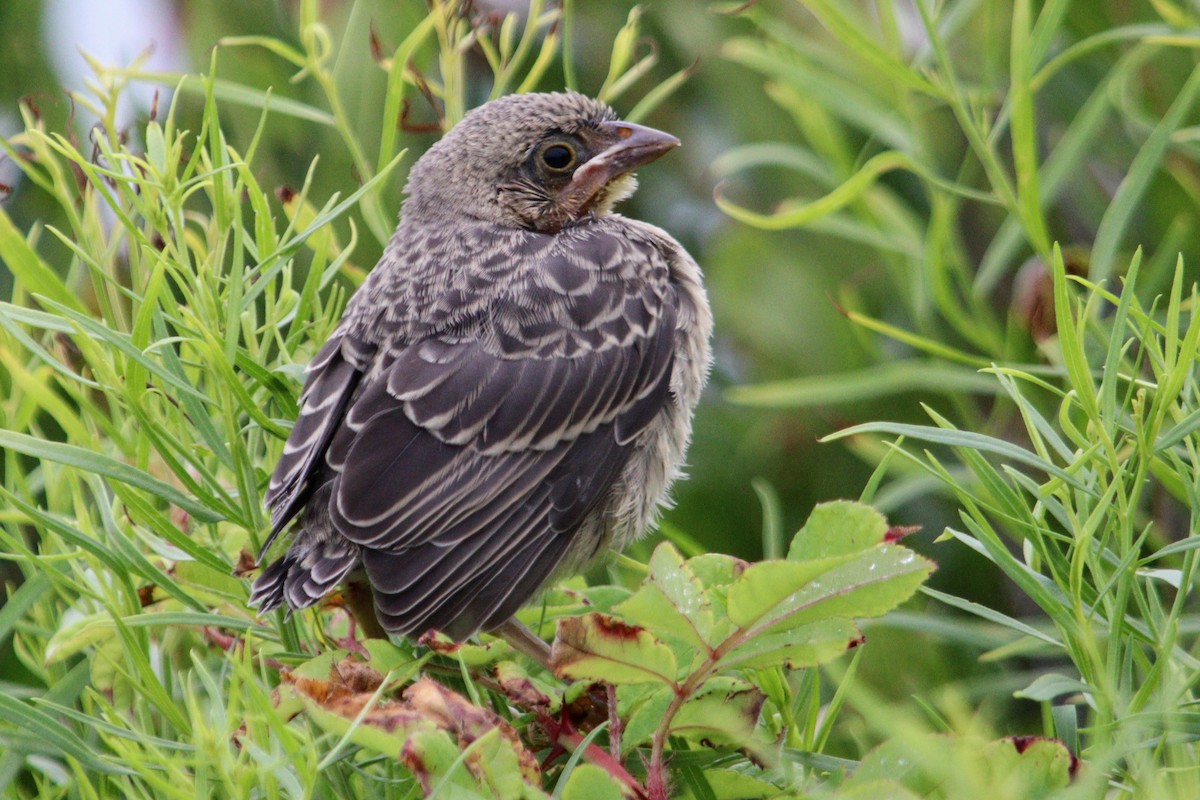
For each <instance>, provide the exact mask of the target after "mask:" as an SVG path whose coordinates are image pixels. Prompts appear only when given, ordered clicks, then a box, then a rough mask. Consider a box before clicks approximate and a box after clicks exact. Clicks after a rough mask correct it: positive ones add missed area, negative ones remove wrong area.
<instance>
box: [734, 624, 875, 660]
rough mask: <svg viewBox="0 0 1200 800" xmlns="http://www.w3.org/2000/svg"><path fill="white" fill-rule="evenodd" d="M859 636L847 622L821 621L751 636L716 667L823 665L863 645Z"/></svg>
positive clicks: (854, 626) (855, 628)
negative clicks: (780, 631) (778, 631)
mask: <svg viewBox="0 0 1200 800" xmlns="http://www.w3.org/2000/svg"><path fill="white" fill-rule="evenodd" d="M862 642H863V638H862V633H861V632H860V631H859V629H858V626H857V625H855V624H854V623H853V622H851V621H850V620H848V619H841V618H838V619H824V620H818V621H816V622H810V623H808V624H807V625H800V626H798V627H795V628H789V629H788V630H786V631H784V632H782V633H768V634H764V635H761V636H754V637H752V638H750V639H749V640H747V641H746V642H745V643H744V644H742V645H739V646H738V647H735V648H734V649H733V650H731V651H729V652H728V653H726V654H725V655H724V656H723V657H722V658H721V659H720V661H718V665H719V666H720V668H722V669H729V668H731V667H737V668H738V669H746V668H748V667H774V666H784V667H787V668H788V669H800V668H802V667H811V666H814V665H816V664H823V663H825V662H826V661H830V660H832V659H834V658H837V657H838V656H840V655H841V654H842V653H844V652H846V651H847V650H849V649H850V648H852V647H856V646H858V645H859V644H862Z"/></svg>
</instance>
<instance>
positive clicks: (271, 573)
mask: <svg viewBox="0 0 1200 800" xmlns="http://www.w3.org/2000/svg"><path fill="white" fill-rule="evenodd" d="M312 538H314V537H310V536H306V535H305V532H301V534H300V535H299V536H297V538H296V541H295V543H294V544H292V546H291V548H290V549H289V550H288V551H287V553H286V554H285V555H284V556H283V558H281V559H279V560H278V561H274V562H272V563H271V564H270V565H268V566H267V568H266V569H264V570H263V572H262V574H261V575H259V576H258V579H257V580H256V581H254V586H253V588H252V589H251V591H250V601H249V605H251V606H253V607H255V608H257V609H258V612H259V613H260V614H265V613H266V612H268V611H271V610H273V609H275V608H278V607H279V606H281V605H284V604H285V603H286V604H287V606H288V608H290V609H291V610H293V611H295V610H299V609H301V608H308V607H309V606H311V605H314V604H315V603H317V602H318V601H319V600H321V599H322V598H323V597H325V595H327V594H329V593H330V592H331V591H333V589H334V587H335V586H337V585H338V584H339V583H341V582H342V581H343V580H344V579H345V577H346V576H347V575H348V574H350V572H351V571H352V570H353V569H354V568H355V567H356V566H357V565H358V563H359V549H358V546H357V545H354V544H351V543H350V542H347V541H344V540H341V541H338V540H325V541H316V542H314V541H312Z"/></svg>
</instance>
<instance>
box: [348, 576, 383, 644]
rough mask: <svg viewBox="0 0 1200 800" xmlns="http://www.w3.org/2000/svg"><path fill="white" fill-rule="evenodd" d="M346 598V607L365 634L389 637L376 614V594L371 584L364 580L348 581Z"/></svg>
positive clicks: (373, 637)
mask: <svg viewBox="0 0 1200 800" xmlns="http://www.w3.org/2000/svg"><path fill="white" fill-rule="evenodd" d="M342 597H344V598H345V601H346V608H348V609H349V610H350V613H351V614H352V615H353V616H354V619H355V620H356V621H357V622H358V627H359V628H360V629H362V632H363V636H365V637H366V638H368V639H387V638H388V633H387V631H385V630H384V629H383V626H382V625H380V624H379V617H377V616H375V596H374V595H373V594H372V593H371V585H370V584H369V583H367V582H366V581H365V580H364V581H346V586H345V591H344V592H343V593H342Z"/></svg>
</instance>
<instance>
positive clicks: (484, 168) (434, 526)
mask: <svg viewBox="0 0 1200 800" xmlns="http://www.w3.org/2000/svg"><path fill="white" fill-rule="evenodd" d="M678 144H679V140H678V139H676V138H675V137H674V136H670V135H669V134H666V133H662V132H660V131H657V130H654V129H652V128H647V127H644V126H641V125H635V124H632V123H628V122H622V121H619V120H618V119H617V118H616V115H615V114H614V113H613V111H612V110H611V109H610V108H609V107H608V106H607V105H605V104H604V103H601V102H599V101H596V100H592V99H590V98H587V97H584V96H583V95H580V94H575V93H563V94H526V95H514V96H509V97H504V98H501V99H499V100H494V101H492V102H490V103H487V104H486V105H483V106H481V107H479V108H477V109H475V110H474V111H472V112H471V113H469V114H467V115H466V117H465V118H464V119H463V120H462V122H460V123H459V124H458V125H457V126H455V127H454V129H453V130H451V131H450V132H449V133H447V134H446V135H445V136H444V137H443V138H442V139H441V140H440V141H439V142H438V143H437V144H435V145H434V146H433V147H431V148H430V149H429V151H428V152H427V153H426V154H425V155H424V156H422V157H421V158H420V160H418V161H417V162H416V164H414V165H413V167H412V170H411V172H410V175H409V179H408V183H407V186H406V187H405V191H406V193H407V199H406V201H405V203H404V206H403V209H402V213H401V221H400V224H399V227H397V229H396V232H395V234H394V235H393V237H392V239H391V241H390V242H389V244H388V246H387V248H386V250H385V252H384V254H383V257H382V258H381V259H380V261H379V264H378V265H377V266H376V267H375V269H374V270H373V271H372V272H371V274H370V275H369V277H368V278H367V280H366V281H365V282H364V283H363V285H362V287H361V288H360V289H359V290H358V291H357V292H356V293H355V295H354V296H353V297H352V298H351V300H350V303H349V305H348V307H347V309H346V313H345V316H344V317H343V318H342V321H341V323H340V325H339V326H338V328H337V330H336V331H335V332H334V333H333V335H332V337H331V338H330V340H329V341H328V342H327V343H326V344H325V346H324V347H323V348H321V350H320V351H319V352H318V353H317V355H316V357H315V358H314V359H313V360H312V363H311V364H310V365H309V368H308V378H307V383H306V385H305V388H304V393H303V395H302V397H301V410H300V417H299V419H298V420H297V421H296V425H295V427H294V428H293V429H292V432H291V435H290V437H289V438H288V441H287V445H286V446H285V448H284V452H283V456H282V457H281V458H280V460H279V463H278V465H277V466H276V468H275V472H274V474H273V476H272V477H271V482H270V486H269V488H268V491H267V496H266V503H267V506H268V507H269V508H270V510H271V525H272V530H271V535H270V536H269V537H268V540H267V542H266V544H265V545H264V546H263V554H264V555H265V553H266V551H267V548H269V547H270V545H271V542H272V541H273V540H274V539H275V537H276V536H278V535H279V533H280V532H281V531H283V530H284V529H285V528H286V527H287V526H288V525H289V523H290V522H291V521H292V520H295V521H296V524H295V526H294V527H295V535H294V537H293V539H292V542H291V546H290V547H289V548H288V550H287V552H286V553H285V554H284V555H283V556H282V557H281V558H279V559H278V560H276V561H274V562H273V563H271V564H270V565H269V566H268V567H267V568H266V569H265V570H264V571H263V573H262V574H261V576H260V577H259V578H258V579H257V580H256V581H255V583H254V588H253V593H252V596H251V600H250V602H251V604H252V605H256V606H257V607H258V608H259V610H260V612H265V611H268V610H270V609H273V608H276V607H278V606H280V605H281V604H284V603H286V604H287V605H288V606H290V607H291V608H293V609H299V608H305V607H307V606H311V605H313V604H314V603H316V602H317V601H319V600H320V599H321V598H322V597H324V596H325V595H326V594H327V593H329V592H330V591H331V590H332V589H333V588H334V587H335V586H337V585H338V584H340V583H342V582H343V581H350V582H352V583H353V582H357V583H358V584H359V585H363V584H365V585H367V586H369V587H370V590H371V594H372V595H373V603H374V610H375V614H376V616H377V618H378V622H379V623H380V625H381V626H382V628H383V630H384V631H386V632H388V633H395V634H403V635H406V636H410V635H415V634H421V633H423V632H425V631H427V630H428V629H430V628H435V629H438V630H440V631H442V632H443V633H446V634H447V635H449V636H450V637H452V638H454V639H456V640H462V639H464V638H466V637H468V636H470V635H471V634H473V633H475V632H477V631H481V630H482V631H488V630H492V629H494V628H496V627H498V626H500V625H501V623H504V622H505V621H506V620H508V618H509V617H511V616H512V615H513V613H514V612H516V611H517V610H518V609H519V608H520V607H521V605H523V604H524V603H525V602H526V601H528V600H529V599H530V598H531V597H532V596H534V595H535V594H536V593H537V592H538V590H539V589H541V588H542V587H543V586H544V585H545V584H546V583H547V582H549V581H550V580H551V579H552V578H554V577H555V576H557V575H561V574H564V573H566V572H568V571H571V570H575V569H577V568H580V567H582V566H585V565H586V564H587V563H589V562H590V561H592V560H594V559H595V558H596V557H597V556H598V555H600V554H601V553H602V552H603V551H604V550H605V548H607V547H616V548H620V547H622V546H624V544H625V543H626V542H628V541H629V540H630V539H632V538H633V537H636V536H638V535H640V534H641V533H643V532H644V531H645V530H646V528H647V527H648V526H649V525H651V524H652V523H653V521H654V518H655V516H656V514H657V512H658V509H659V508H660V507H661V506H662V505H663V504H664V503H666V502H667V496H668V489H669V487H670V485H671V483H672V482H673V481H674V480H675V479H676V478H677V477H679V475H680V471H681V467H682V464H683V459H684V453H685V451H686V449H687V446H688V441H689V439H690V437H691V428H692V413H693V410H694V408H695V406H696V402H697V400H698V399H699V396H700V391H701V389H702V388H703V386H704V384H705V382H706V380H707V376H708V370H709V361H710V355H709V335H710V332H711V328H712V316H711V313H710V311H709V307H708V301H707V298H706V296H705V292H704V288H703V285H702V283H701V276H700V270H699V268H698V267H697V266H696V262H695V261H693V260H692V258H691V257H690V256H689V255H688V254H687V253H686V252H685V251H684V249H683V247H681V246H680V245H679V243H678V242H676V241H675V240H674V239H673V238H671V236H670V235H668V234H667V233H666V232H664V231H662V230H661V229H659V228H656V227H654V226H653V225H648V224H646V223H644V222H638V221H636V220H632V219H628V218H626V217H623V216H621V215H619V214H615V213H613V211H612V208H613V205H614V204H615V203H617V202H618V201H619V200H622V199H624V198H626V197H628V196H629V195H630V194H632V192H633V190H634V188H635V186H636V182H635V180H634V178H633V175H632V172H633V170H635V169H636V168H638V167H640V166H643V165H645V164H647V163H649V162H651V161H653V160H655V159H656V158H658V157H659V156H661V155H662V154H663V153H665V152H667V151H668V150H670V149H672V148H674V147H675V146H676V145H678Z"/></svg>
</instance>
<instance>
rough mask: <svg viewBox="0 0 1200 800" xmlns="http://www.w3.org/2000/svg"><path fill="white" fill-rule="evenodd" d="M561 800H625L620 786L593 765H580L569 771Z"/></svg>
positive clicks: (623, 791)
mask: <svg viewBox="0 0 1200 800" xmlns="http://www.w3.org/2000/svg"><path fill="white" fill-rule="evenodd" d="M561 797H562V800H625V798H626V797H627V795H626V794H625V790H624V789H623V787H622V785H621V784H619V783H617V782H616V781H615V780H613V778H612V776H611V775H609V774H608V773H607V772H605V771H604V770H603V769H601V768H600V767H597V766H596V765H595V764H580V765H579V766H577V767H575V769H573V770H571V776H570V777H569V778H567V783H566V785H565V786H564V787H563V791H562V795H561Z"/></svg>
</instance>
